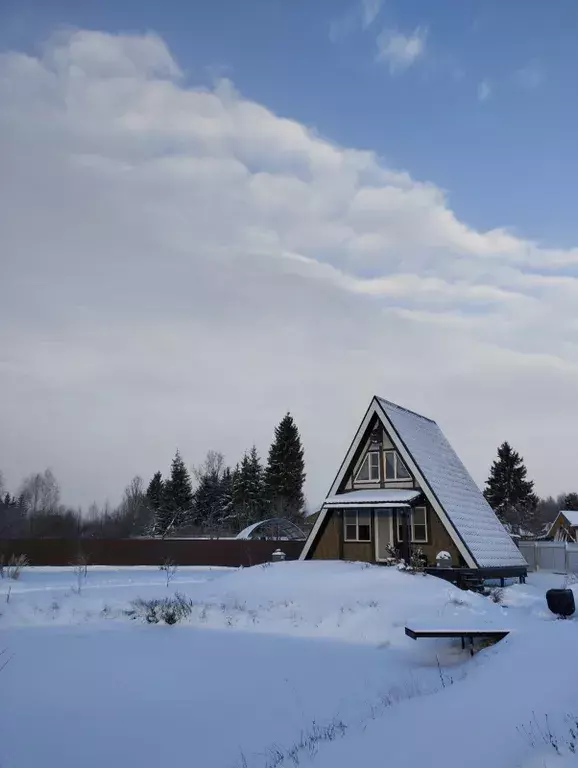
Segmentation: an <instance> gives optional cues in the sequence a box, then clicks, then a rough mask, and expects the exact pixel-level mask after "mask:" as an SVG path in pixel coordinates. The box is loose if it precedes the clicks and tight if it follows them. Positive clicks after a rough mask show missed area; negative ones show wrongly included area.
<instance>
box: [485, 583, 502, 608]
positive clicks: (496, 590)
mask: <svg viewBox="0 0 578 768" xmlns="http://www.w3.org/2000/svg"><path fill="white" fill-rule="evenodd" d="M484 594H485V595H486V597H489V598H490V600H491V601H492V603H498V605H501V604H502V603H503V602H504V590H503V589H502V587H490V588H489V589H487V590H486V591H485V593H484Z"/></svg>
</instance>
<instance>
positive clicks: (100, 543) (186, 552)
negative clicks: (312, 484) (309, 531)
mask: <svg viewBox="0 0 578 768" xmlns="http://www.w3.org/2000/svg"><path fill="white" fill-rule="evenodd" d="M303 544H304V542H303V541H260V540H256V541H251V540H242V539H3V540H0V557H1V556H3V557H4V559H5V560H7V559H9V558H10V557H11V556H12V555H16V556H18V555H26V557H27V558H28V561H29V563H30V565H71V564H73V563H74V562H77V561H78V559H79V557H80V556H82V557H84V558H86V561H87V562H88V563H89V564H92V565H119V566H120V565H162V563H164V562H166V561H167V560H171V561H172V562H173V563H177V564H178V565H222V566H232V567H238V566H240V565H243V566H249V565H258V564H259V563H265V562H267V561H269V560H271V555H272V554H273V552H274V551H275V550H276V549H281V550H282V551H283V552H284V553H285V555H286V559H287V560H297V558H298V557H299V555H300V553H301V550H302V548H303Z"/></svg>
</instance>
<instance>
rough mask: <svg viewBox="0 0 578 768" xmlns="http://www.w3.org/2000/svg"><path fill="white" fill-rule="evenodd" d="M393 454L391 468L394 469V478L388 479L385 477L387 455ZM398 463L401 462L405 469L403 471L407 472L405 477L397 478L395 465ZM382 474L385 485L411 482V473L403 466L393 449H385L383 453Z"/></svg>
mask: <svg viewBox="0 0 578 768" xmlns="http://www.w3.org/2000/svg"><path fill="white" fill-rule="evenodd" d="M388 453H393V457H394V458H393V467H394V475H395V476H394V477H388V476H387V454H388ZM398 461H401V463H402V465H403V466H404V467H405V471H406V472H407V477H398V474H397V463H398ZM383 472H384V480H385V482H386V483H407V482H411V473H410V471H409V469H408V468H407V467H406V466H405V463H404V461H403V459H400V457H399V454H398V452H397V451H396V450H395V448H387V449H386V450H385V451H384V452H383Z"/></svg>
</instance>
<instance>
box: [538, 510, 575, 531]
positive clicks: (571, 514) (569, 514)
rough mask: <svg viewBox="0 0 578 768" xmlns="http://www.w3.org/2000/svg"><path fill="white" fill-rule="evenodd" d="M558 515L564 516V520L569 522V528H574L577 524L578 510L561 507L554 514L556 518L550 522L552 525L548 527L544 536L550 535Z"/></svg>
mask: <svg viewBox="0 0 578 768" xmlns="http://www.w3.org/2000/svg"><path fill="white" fill-rule="evenodd" d="M560 515H562V516H563V517H565V518H566V520H567V521H568V523H569V525H570V527H571V528H575V527H577V526H578V510H576V509H561V510H560V511H559V512H558V514H557V515H556V519H555V520H554V522H553V523H552V525H551V526H550V528H549V529H548V533H547V534H546V536H550V535H551V533H552V530H553V528H554V526H555V525H556V523H557V522H558V519H559V517H560Z"/></svg>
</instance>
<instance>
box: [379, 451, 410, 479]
mask: <svg viewBox="0 0 578 768" xmlns="http://www.w3.org/2000/svg"><path fill="white" fill-rule="evenodd" d="M385 479H386V480H411V475H410V474H409V472H408V471H407V467H406V466H405V464H404V463H403V461H402V460H401V459H400V457H399V456H398V454H397V451H385Z"/></svg>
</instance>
